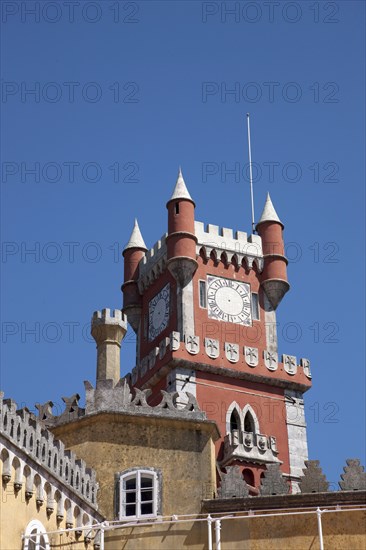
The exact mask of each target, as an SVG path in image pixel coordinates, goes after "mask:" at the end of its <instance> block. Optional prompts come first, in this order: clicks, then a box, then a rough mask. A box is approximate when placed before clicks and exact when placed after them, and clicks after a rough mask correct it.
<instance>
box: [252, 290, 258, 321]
mask: <svg viewBox="0 0 366 550" xmlns="http://www.w3.org/2000/svg"><path fill="white" fill-rule="evenodd" d="M252 319H254V320H255V321H259V299H258V294H255V293H254V292H252Z"/></svg>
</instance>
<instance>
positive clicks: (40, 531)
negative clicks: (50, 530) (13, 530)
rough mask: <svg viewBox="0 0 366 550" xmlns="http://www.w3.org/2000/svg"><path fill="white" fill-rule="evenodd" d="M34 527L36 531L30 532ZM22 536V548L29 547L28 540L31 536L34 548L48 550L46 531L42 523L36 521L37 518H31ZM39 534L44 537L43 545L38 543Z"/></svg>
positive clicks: (48, 543)
mask: <svg viewBox="0 0 366 550" xmlns="http://www.w3.org/2000/svg"><path fill="white" fill-rule="evenodd" d="M35 529H36V530H37V532H36V533H33V534H32V531H34V530H35ZM24 536H25V537H26V538H24V546H23V550H28V549H29V541H30V538H31V537H32V542H34V543H35V550H50V542H49V538H48V535H47V533H46V529H45V528H44V526H43V525H42V523H41V522H40V521H38V519H33V520H32V521H31V522H30V523H28V525H27V527H26V530H25V533H24ZM41 536H42V537H43V538H44V541H45V546H41V544H40V538H41Z"/></svg>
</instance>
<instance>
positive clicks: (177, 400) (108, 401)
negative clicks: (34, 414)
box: [37, 375, 206, 435]
mask: <svg viewBox="0 0 366 550" xmlns="http://www.w3.org/2000/svg"><path fill="white" fill-rule="evenodd" d="M128 380H131V376H130V375H128V376H127V377H126V378H121V379H120V381H119V382H118V384H116V385H115V384H114V383H113V381H112V380H97V383H96V387H94V386H92V384H91V383H90V382H88V381H86V382H84V386H85V409H84V408H81V407H79V406H78V400H79V396H78V395H77V394H75V396H77V400H75V396H72V397H71V398H70V399H66V398H63V400H64V402H65V403H66V409H65V411H63V412H62V413H61V414H60V415H58V416H56V415H53V413H52V407H51V406H50V405H52V402H50V401H47V403H45V404H44V405H38V406H37V408H38V410H39V411H40V418H41V419H42V423H43V425H44V426H47V427H56V426H59V425H61V424H67V423H68V422H71V421H72V420H76V419H77V418H80V417H84V416H89V415H92V414H96V413H99V412H125V413H128V414H137V415H146V414H147V415H149V416H158V417H166V418H181V419H187V418H188V419H192V420H205V419H206V414H205V413H204V412H202V411H201V409H200V407H199V405H198V403H197V401H196V398H195V397H194V395H192V394H190V393H189V392H175V393H168V392H165V391H163V390H162V391H161V401H160V403H159V404H158V405H155V406H151V405H149V404H148V401H147V400H148V398H149V396H150V394H151V390H149V389H145V390H140V389H138V388H133V389H132V390H131V388H130V384H129V383H128ZM182 394H184V395H182ZM182 398H183V401H184V404H183V405H182ZM70 403H73V409H74V410H75V411H76V410H77V411H78V412H77V414H72V413H71V416H70V410H69V408H68V405H69V404H70ZM51 435H52V434H51Z"/></svg>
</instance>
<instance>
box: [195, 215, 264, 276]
mask: <svg viewBox="0 0 366 550" xmlns="http://www.w3.org/2000/svg"><path fill="white" fill-rule="evenodd" d="M194 225H195V234H196V237H197V248H196V251H197V255H199V254H203V255H204V257H206V258H207V259H208V258H210V256H211V255H212V254H213V255H214V257H216V258H217V260H220V258H221V256H222V254H224V255H225V258H226V261H227V263H231V262H235V263H236V264H237V265H241V264H242V262H243V260H244V261H245V263H246V265H247V267H248V268H249V269H251V268H252V267H253V263H255V264H256V267H257V269H258V271H259V272H261V271H262V269H263V251H262V239H261V238H260V236H259V235H249V236H248V235H247V233H245V232H243V231H235V232H234V231H233V230H232V229H228V228H226V227H221V228H220V227H219V226H218V225H212V224H208V225H207V227H206V229H205V226H204V224H203V222H198V221H196V222H195V224H194Z"/></svg>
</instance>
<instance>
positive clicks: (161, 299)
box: [149, 283, 170, 342]
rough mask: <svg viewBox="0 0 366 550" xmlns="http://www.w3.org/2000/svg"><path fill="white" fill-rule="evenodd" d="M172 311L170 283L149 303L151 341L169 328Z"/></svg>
mask: <svg viewBox="0 0 366 550" xmlns="http://www.w3.org/2000/svg"><path fill="white" fill-rule="evenodd" d="M169 311H170V285H169V283H168V284H167V285H165V287H164V288H163V289H162V290H161V291H160V292H158V294H156V296H154V298H153V299H152V300H150V302H149V340H150V342H151V341H152V340H154V339H155V338H156V337H157V336H158V335H159V334H160V333H161V332H162V331H163V330H164V329H165V328H166V327H167V326H168V322H169Z"/></svg>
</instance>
